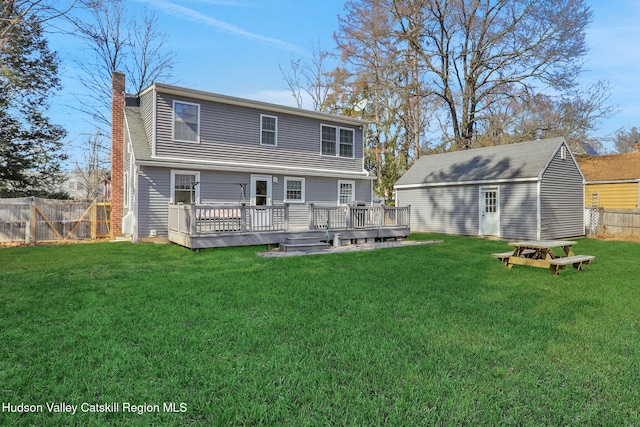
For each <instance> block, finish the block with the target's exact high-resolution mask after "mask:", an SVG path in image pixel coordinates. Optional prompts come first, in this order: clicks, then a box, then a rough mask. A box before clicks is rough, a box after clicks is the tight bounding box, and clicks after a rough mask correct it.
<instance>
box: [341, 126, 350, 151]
mask: <svg viewBox="0 0 640 427" xmlns="http://www.w3.org/2000/svg"><path fill="white" fill-rule="evenodd" d="M340 157H350V158H353V129H343V128H340Z"/></svg>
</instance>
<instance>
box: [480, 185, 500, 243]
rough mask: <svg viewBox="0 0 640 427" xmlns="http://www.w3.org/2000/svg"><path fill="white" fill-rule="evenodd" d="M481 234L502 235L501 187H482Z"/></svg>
mask: <svg viewBox="0 0 640 427" xmlns="http://www.w3.org/2000/svg"><path fill="white" fill-rule="evenodd" d="M480 234H481V235H482V236H500V188H499V187H482V188H480Z"/></svg>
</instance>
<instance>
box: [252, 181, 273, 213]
mask: <svg viewBox="0 0 640 427" xmlns="http://www.w3.org/2000/svg"><path fill="white" fill-rule="evenodd" d="M256 181H266V182H267V206H271V204H272V202H273V177H272V176H271V175H251V190H250V193H249V194H250V195H251V205H252V206H256Z"/></svg>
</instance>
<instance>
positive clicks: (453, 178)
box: [396, 138, 568, 187]
mask: <svg viewBox="0 0 640 427" xmlns="http://www.w3.org/2000/svg"><path fill="white" fill-rule="evenodd" d="M563 143H564V139H563V138H550V139H543V140H538V141H530V142H521V143H518V144H509V145H499V146H495V147H486V148H476V149H473V150H465V151H455V152H451V153H443V154H432V155H427V156H423V157H421V158H420V159H419V160H418V161H417V162H416V163H415V164H414V165H413V166H412V167H411V168H410V169H409V170H408V171H407V172H406V173H405V174H404V175H403V176H402V177H401V178H400V179H399V180H398V182H397V183H396V186H397V187H402V186H412V185H442V184H453V183H464V182H496V181H519V180H527V179H537V178H539V177H540V175H541V173H542V172H543V171H544V169H545V168H546V166H547V165H548V164H549V162H550V160H551V157H552V156H553V155H554V154H555V152H556V151H557V150H558V149H559V147H560V145H561V144H563ZM567 151H568V150H567Z"/></svg>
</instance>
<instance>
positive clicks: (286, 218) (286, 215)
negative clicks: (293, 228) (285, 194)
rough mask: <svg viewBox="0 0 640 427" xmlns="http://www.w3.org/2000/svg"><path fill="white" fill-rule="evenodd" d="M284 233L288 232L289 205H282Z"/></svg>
mask: <svg viewBox="0 0 640 427" xmlns="http://www.w3.org/2000/svg"><path fill="white" fill-rule="evenodd" d="M284 231H289V203H285V204H284Z"/></svg>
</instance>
